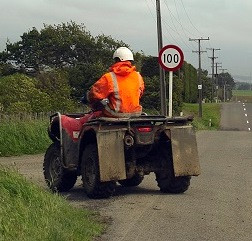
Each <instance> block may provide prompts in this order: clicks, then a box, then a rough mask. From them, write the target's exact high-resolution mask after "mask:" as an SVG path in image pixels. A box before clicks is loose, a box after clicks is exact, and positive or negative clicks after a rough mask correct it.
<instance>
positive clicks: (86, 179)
mask: <svg viewBox="0 0 252 241" xmlns="http://www.w3.org/2000/svg"><path fill="white" fill-rule="evenodd" d="M81 174H82V181H83V186H84V189H85V192H86V194H87V196H88V197H89V198H93V199H98V198H109V197H110V196H112V195H113V194H114V192H115V186H116V182H114V181H109V182H101V181H100V171H99V157H98V149H97V145H96V144H89V145H87V146H86V147H85V149H84V151H83V154H82V163H81Z"/></svg>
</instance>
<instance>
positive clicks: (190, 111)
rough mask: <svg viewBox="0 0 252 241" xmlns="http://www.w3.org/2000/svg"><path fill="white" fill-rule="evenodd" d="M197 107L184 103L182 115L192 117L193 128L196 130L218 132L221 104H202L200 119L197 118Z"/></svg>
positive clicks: (196, 105)
mask: <svg viewBox="0 0 252 241" xmlns="http://www.w3.org/2000/svg"><path fill="white" fill-rule="evenodd" d="M198 111H199V105H198V104H189V103H184V105H183V113H184V115H193V116H194V120H193V123H192V124H193V126H194V127H195V128H196V130H218V129H219V127H220V118H221V104H216V103H203V104H202V118H199V117H198V113H199V112H198Z"/></svg>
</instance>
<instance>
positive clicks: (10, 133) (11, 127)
mask: <svg viewBox="0 0 252 241" xmlns="http://www.w3.org/2000/svg"><path fill="white" fill-rule="evenodd" d="M47 127H48V121H41V120H31V121H17V122H14V121H10V122H6V121H5V122H0V156H14V155H23V154H37V153H42V152H44V151H45V150H46V148H47V147H48V146H49V145H50V143H51V140H50V139H49V137H48V134H47Z"/></svg>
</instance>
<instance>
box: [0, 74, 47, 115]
mask: <svg viewBox="0 0 252 241" xmlns="http://www.w3.org/2000/svg"><path fill="white" fill-rule="evenodd" d="M0 105H1V106H2V112H4V113H17V112H42V111H48V110H50V108H51V106H50V97H49V96H48V95H47V94H46V93H43V92H41V91H40V90H38V89H37V88H36V80H35V79H34V78H30V77H28V76H25V75H23V74H14V75H9V76H6V77H2V78H0Z"/></svg>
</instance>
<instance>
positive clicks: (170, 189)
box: [155, 141, 191, 193]
mask: <svg viewBox="0 0 252 241" xmlns="http://www.w3.org/2000/svg"><path fill="white" fill-rule="evenodd" d="M160 163H161V169H162V171H158V172H156V173H155V174H156V181H157V184H158V187H159V188H160V191H161V192H163V193H184V192H185V191H186V190H187V189H188V188H189V186H190V179H191V176H180V177H175V175H174V169H173V160H172V149H171V143H170V142H169V141H167V142H166V143H163V145H162V146H161V151H160Z"/></svg>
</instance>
